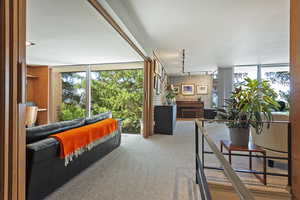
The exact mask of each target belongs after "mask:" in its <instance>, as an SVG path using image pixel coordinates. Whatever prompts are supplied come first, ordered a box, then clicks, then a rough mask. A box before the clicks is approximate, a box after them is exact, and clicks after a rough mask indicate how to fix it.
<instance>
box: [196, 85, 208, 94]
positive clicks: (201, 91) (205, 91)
mask: <svg viewBox="0 0 300 200" xmlns="http://www.w3.org/2000/svg"><path fill="white" fill-rule="evenodd" d="M197 94H208V85H197Z"/></svg>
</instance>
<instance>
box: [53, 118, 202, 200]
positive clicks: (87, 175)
mask: <svg viewBox="0 0 300 200" xmlns="http://www.w3.org/2000/svg"><path fill="white" fill-rule="evenodd" d="M193 168H194V128H193V122H178V123H177V129H176V132H175V134H174V135H173V136H169V135H154V136H153V137H151V138H150V139H147V140H145V139H143V138H142V137H141V136H139V135H125V134H124V135H122V144H121V146H120V147H119V148H118V149H116V150H114V151H113V152H112V153H110V154H109V155H107V156H106V157H105V158H103V159H102V160H100V161H98V162H97V163H95V164H94V165H92V166H91V167H90V168H88V169H87V170H85V171H84V172H82V173H81V174H79V175H78V176H77V177H75V178H74V179H72V180H71V181H70V182H69V183H67V184H65V185H64V186H63V187H61V188H60V189H59V190H57V191H56V192H54V193H53V194H51V195H50V196H49V197H48V198H47V200H135V199H136V200H154V199H155V200H194V199H198V193H197V191H198V188H197V186H196V185H195V183H194V171H193Z"/></svg>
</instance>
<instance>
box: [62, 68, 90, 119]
mask: <svg viewBox="0 0 300 200" xmlns="http://www.w3.org/2000/svg"><path fill="white" fill-rule="evenodd" d="M85 116H86V72H61V105H60V106H59V112H58V119H59V121H65V120H72V119H78V118H82V117H85Z"/></svg>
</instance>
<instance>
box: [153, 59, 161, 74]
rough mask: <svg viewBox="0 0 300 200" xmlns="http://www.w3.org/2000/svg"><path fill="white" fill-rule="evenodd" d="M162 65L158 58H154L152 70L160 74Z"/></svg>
mask: <svg viewBox="0 0 300 200" xmlns="http://www.w3.org/2000/svg"><path fill="white" fill-rule="evenodd" d="M161 71H162V66H161V64H160V62H159V61H158V60H155V69H154V72H155V73H156V74H158V75H160V76H161Z"/></svg>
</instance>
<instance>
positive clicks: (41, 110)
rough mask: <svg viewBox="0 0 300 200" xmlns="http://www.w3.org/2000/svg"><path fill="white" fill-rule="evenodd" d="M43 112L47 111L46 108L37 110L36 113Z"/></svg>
mask: <svg viewBox="0 0 300 200" xmlns="http://www.w3.org/2000/svg"><path fill="white" fill-rule="evenodd" d="M43 111H47V109H46V108H39V109H38V112H43Z"/></svg>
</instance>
